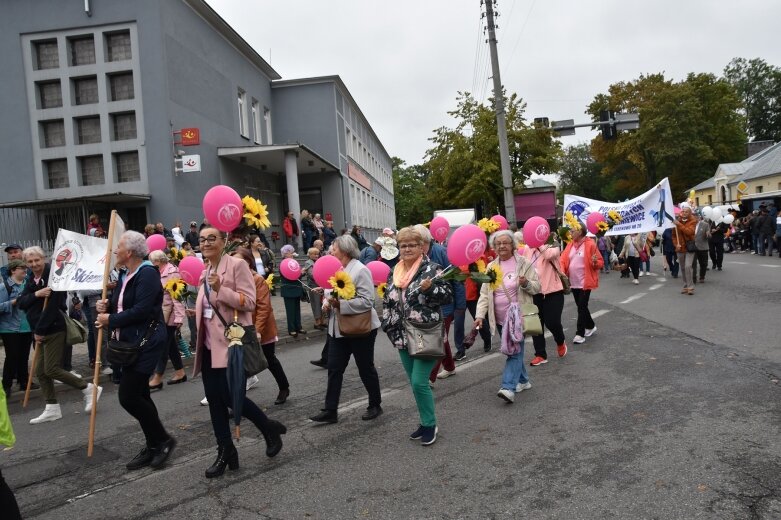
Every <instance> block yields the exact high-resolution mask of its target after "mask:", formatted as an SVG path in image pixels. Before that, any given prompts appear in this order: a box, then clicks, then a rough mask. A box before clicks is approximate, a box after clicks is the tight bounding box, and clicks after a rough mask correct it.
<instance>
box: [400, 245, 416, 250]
mask: <svg viewBox="0 0 781 520" xmlns="http://www.w3.org/2000/svg"><path fill="white" fill-rule="evenodd" d="M416 247H420V244H399V249H415V248H416Z"/></svg>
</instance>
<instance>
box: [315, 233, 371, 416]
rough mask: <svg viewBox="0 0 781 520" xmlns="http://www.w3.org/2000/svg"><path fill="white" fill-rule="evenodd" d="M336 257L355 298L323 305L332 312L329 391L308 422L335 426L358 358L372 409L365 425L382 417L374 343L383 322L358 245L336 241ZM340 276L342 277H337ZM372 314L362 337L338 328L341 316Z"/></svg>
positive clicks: (344, 239)
mask: <svg viewBox="0 0 781 520" xmlns="http://www.w3.org/2000/svg"><path fill="white" fill-rule="evenodd" d="M332 249H333V255H334V256H335V257H336V258H337V259H338V260H339V261H340V262H341V264H342V269H343V271H344V273H346V274H347V275H348V276H349V277H350V279H351V280H352V283H353V285H355V296H354V297H353V298H350V299H341V298H337V297H336V295H335V294H334V293H332V294H331V296H330V298H328V300H327V301H326V302H325V303H324V304H323V309H324V310H326V311H327V310H330V309H333V312H331V315H330V318H329V319H328V388H327V390H326V394H325V406H324V407H323V409H322V410H321V412H320V413H319V414H317V415H314V416H312V417H310V418H309V419H310V420H311V421H314V422H321V423H336V422H337V421H338V415H337V408H338V407H339V396H340V395H341V392H342V380H343V377H344V371H345V369H347V365H348V363H349V362H350V356H353V357H354V358H355V364H356V366H357V367H358V374H359V375H360V376H361V381H362V382H363V386H364V387H365V388H366V391H367V392H368V394H369V406H368V407H367V409H366V413H364V414H363V415H362V416H361V419H363V420H364V421H370V420H372V419H376V418H377V417H379V416H380V415H381V414H382V407H381V406H380V403H381V402H382V397H381V396H380V378H379V376H378V375H377V368H376V367H375V366H374V342H375V340H376V339H377V329H378V328H379V327H380V319H379V318H378V317H377V311H375V310H374V282H373V281H372V275H371V272H370V271H369V269H368V268H367V267H366V266H365V265H363V264H362V263H361V262H360V261H358V256H359V255H360V251H359V250H358V244H357V243H356V242H355V240H354V239H353V238H352V237H351V236H349V235H342V236H340V237H338V238H337V239H336V240H334V243H333V245H332ZM337 274H339V273H337ZM363 313H369V319H370V321H371V325H370V331H369V332H368V334H366V335H362V336H350V337H345V336H344V335H343V334H342V332H341V330H340V328H339V317H338V315H343V316H349V315H356V314H363Z"/></svg>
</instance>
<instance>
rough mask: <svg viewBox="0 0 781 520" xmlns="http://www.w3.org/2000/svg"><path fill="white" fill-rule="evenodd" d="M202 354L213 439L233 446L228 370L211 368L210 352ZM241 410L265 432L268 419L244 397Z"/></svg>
mask: <svg viewBox="0 0 781 520" xmlns="http://www.w3.org/2000/svg"><path fill="white" fill-rule="evenodd" d="M204 352H205V355H204V356H203V364H202V366H201V372H202V373H201V378H202V379H203V390H204V392H205V393H206V398H207V399H208V400H209V416H210V417H211V419H212V428H213V429H214V437H215V438H216V439H217V444H218V445H220V446H227V445H228V444H233V441H232V440H231V431H230V424H229V423H228V409H229V408H230V409H233V398H232V397H231V392H230V388H229V387H228V369H227V368H212V356H211V352H209V351H208V350H204ZM147 386H148V385H147ZM241 390H242V391H244V388H243V387H242V389H241ZM241 408H242V410H241V416H242V417H246V418H247V419H249V420H250V421H251V422H252V424H254V425H255V426H256V427H257V429H258V430H260V432H261V433H263V432H265V431H267V426H268V417H266V414H264V413H263V411H262V410H261V409H260V408H258V405H256V404H255V403H254V402H253V401H250V400H249V399H248V398H247V397H244V403H243V405H242V407H241Z"/></svg>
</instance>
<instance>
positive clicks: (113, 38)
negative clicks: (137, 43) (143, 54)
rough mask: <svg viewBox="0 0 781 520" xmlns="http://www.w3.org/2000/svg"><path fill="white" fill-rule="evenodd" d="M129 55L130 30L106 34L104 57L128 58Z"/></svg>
mask: <svg viewBox="0 0 781 520" xmlns="http://www.w3.org/2000/svg"><path fill="white" fill-rule="evenodd" d="M131 57H132V53H131V52H130V31H121V32H115V33H107V34H106V59H107V60H108V61H122V60H129V59H130V58H131Z"/></svg>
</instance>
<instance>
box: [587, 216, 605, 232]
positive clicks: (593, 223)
mask: <svg viewBox="0 0 781 520" xmlns="http://www.w3.org/2000/svg"><path fill="white" fill-rule="evenodd" d="M604 221H605V216H604V215H602V213H599V212H597V211H594V212H593V213H589V214H588V217H586V229H588V231H589V233H593V234H595V235H596V234H597V233H598V232H599V229H597V223H599V222H604Z"/></svg>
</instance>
